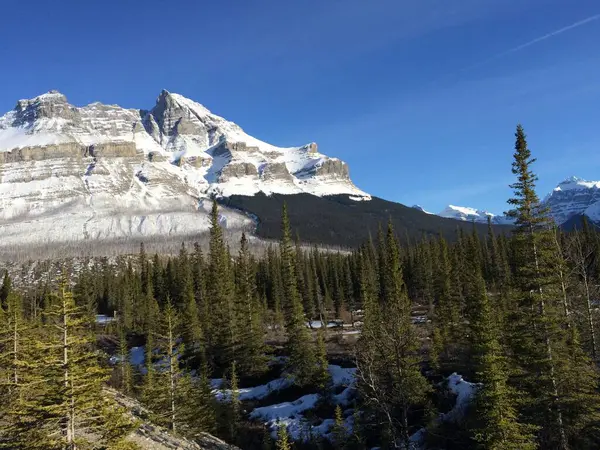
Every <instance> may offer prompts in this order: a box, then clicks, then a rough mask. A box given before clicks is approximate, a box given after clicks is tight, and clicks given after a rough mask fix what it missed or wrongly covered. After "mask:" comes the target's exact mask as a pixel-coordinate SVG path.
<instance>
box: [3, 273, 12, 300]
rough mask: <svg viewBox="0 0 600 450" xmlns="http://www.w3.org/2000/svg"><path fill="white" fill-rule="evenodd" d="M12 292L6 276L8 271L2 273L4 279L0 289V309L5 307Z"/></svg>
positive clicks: (8, 277) (9, 280) (10, 281)
mask: <svg viewBox="0 0 600 450" xmlns="http://www.w3.org/2000/svg"><path fill="white" fill-rule="evenodd" d="M11 291H12V280H11V279H10V275H9V274H8V270H5V271H4V278H3V280H2V287H0V308H5V307H6V302H7V300H8V295H9V294H10V292H11Z"/></svg>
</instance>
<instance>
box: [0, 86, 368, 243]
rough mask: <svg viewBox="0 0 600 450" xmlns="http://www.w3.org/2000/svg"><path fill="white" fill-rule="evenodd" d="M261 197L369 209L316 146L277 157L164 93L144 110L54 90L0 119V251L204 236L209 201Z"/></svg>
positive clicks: (231, 218) (230, 218)
mask: <svg viewBox="0 0 600 450" xmlns="http://www.w3.org/2000/svg"><path fill="white" fill-rule="evenodd" d="M261 191H262V192H265V193H267V194H270V193H286V194H291V193H301V192H305V193H310V194H314V195H328V194H341V193H346V194H351V195H353V196H355V197H357V198H361V199H362V198H364V199H368V198H370V197H369V196H368V195H367V194H365V193H364V192H362V191H360V190H359V189H358V188H356V187H355V186H354V185H353V183H352V182H351V180H350V178H349V175H348V167H347V165H346V164H345V163H344V162H342V161H340V160H338V159H335V158H329V157H327V156H325V155H323V154H321V153H319V152H318V149H317V146H316V144H314V143H312V144H308V145H305V146H303V147H292V148H280V147H275V146H273V145H270V144H267V143H265V142H263V141H260V140H258V139H256V138H253V137H252V136H249V135H248V134H246V133H245V132H244V131H243V130H242V129H241V128H240V127H239V126H238V125H236V124H234V123H233V122H229V121H227V120H225V119H224V118H222V117H219V116H217V115H214V114H212V113H211V112H210V111H209V110H208V109H206V108H205V107H203V106H202V105H200V104H199V103H196V102H194V101H192V100H189V99H187V98H185V97H183V96H181V95H178V94H171V93H169V92H167V91H163V92H162V93H161V94H160V95H159V97H158V99H157V101H156V105H155V106H154V108H152V109H151V110H150V111H145V110H136V109H125V108H121V107H120V106H117V105H104V104H101V103H92V104H90V105H87V106H84V107H75V106H73V105H71V104H69V103H68V101H67V99H66V97H65V96H64V95H62V94H61V93H59V92H56V91H51V92H48V93H46V94H43V95H40V96H38V97H35V98H33V99H30V100H20V101H18V102H17V105H16V106H15V108H14V109H13V110H12V111H10V112H8V113H6V114H5V115H4V116H1V117H0V233H2V240H1V242H0V245H15V244H19V243H44V242H60V241H72V240H75V241H77V240H83V239H111V238H122V237H143V236H171V237H172V236H189V235H193V234H197V233H199V232H202V231H204V230H206V228H207V226H208V220H207V208H208V206H207V205H208V203H209V202H208V199H209V198H210V196H211V195H222V196H229V195H233V194H240V195H253V194H255V193H257V192H261ZM223 214H224V223H227V225H228V226H229V227H244V226H248V225H251V224H252V221H251V220H250V219H248V218H247V217H246V216H244V215H243V214H241V213H239V212H236V211H231V210H224V211H223Z"/></svg>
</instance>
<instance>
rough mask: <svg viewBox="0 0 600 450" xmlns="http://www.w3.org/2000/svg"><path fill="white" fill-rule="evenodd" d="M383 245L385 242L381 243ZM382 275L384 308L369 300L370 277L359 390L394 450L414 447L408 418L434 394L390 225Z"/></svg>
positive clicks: (365, 289)
mask: <svg viewBox="0 0 600 450" xmlns="http://www.w3.org/2000/svg"><path fill="white" fill-rule="evenodd" d="M380 247H382V244H381V243H380ZM383 247H384V249H385V251H384V254H383V256H381V255H380V263H379V271H380V280H381V281H380V283H381V284H380V286H381V306H380V307H379V306H378V305H377V303H376V302H375V301H373V300H372V299H370V298H369V297H370V294H369V293H368V292H369V291H370V289H369V288H368V285H369V284H370V282H369V281H368V280H369V277H368V276H365V280H366V281H367V282H366V283H364V282H363V284H364V287H363V292H364V294H363V295H365V296H366V299H365V300H366V301H365V302H364V304H365V320H364V325H363V331H362V334H361V337H360V339H359V342H358V345H357V382H358V389H359V392H360V394H361V396H362V398H363V399H364V400H365V402H366V405H367V407H368V408H371V409H372V410H373V411H374V413H375V414H376V415H377V416H378V417H380V420H382V423H384V424H385V430H384V431H383V434H384V436H385V440H386V441H387V442H388V444H389V445H390V446H394V445H397V443H398V442H401V443H403V445H404V446H405V448H408V446H409V436H410V431H411V428H410V423H409V418H410V416H411V414H412V412H413V411H414V409H415V408H416V407H419V406H422V405H423V404H424V402H425V397H426V395H427V393H428V392H429V391H430V390H431V388H430V386H429V385H428V383H427V380H426V379H425V378H424V377H423V375H422V374H421V373H420V370H419V358H418V349H419V340H418V338H417V336H416V334H415V332H414V326H413V324H412V321H411V315H410V312H411V308H410V307H411V304H410V300H409V299H408V296H407V293H406V288H405V286H404V281H403V277H402V269H401V266H400V255H399V249H398V243H397V241H396V238H395V235H394V230H393V226H392V223H391V222H390V223H389V224H388V230H387V235H386V237H385V244H384V245H383Z"/></svg>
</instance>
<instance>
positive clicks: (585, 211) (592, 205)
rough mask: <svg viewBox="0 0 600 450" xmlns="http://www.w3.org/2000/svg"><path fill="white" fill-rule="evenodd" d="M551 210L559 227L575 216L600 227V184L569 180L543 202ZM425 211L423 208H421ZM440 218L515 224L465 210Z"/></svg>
mask: <svg viewBox="0 0 600 450" xmlns="http://www.w3.org/2000/svg"><path fill="white" fill-rule="evenodd" d="M542 203H543V204H544V205H545V206H547V207H548V208H549V209H550V215H551V216H552V217H553V218H554V220H555V222H556V223H557V224H558V225H562V224H564V223H566V222H567V221H568V220H569V219H571V218H572V217H574V216H582V215H585V216H587V217H588V218H589V219H590V220H591V221H593V222H596V223H600V181H587V180H583V179H581V178H577V177H574V176H572V177H569V178H567V179H565V180H564V181H562V182H560V183H559V184H558V186H556V187H555V188H554V189H553V190H552V192H550V193H549V194H548V195H547V196H546V197H545V198H544V200H543V201H542ZM421 210H422V208H421ZM438 216H441V217H448V218H451V219H457V220H463V221H475V222H483V223H485V222H487V216H490V217H491V218H492V223H496V224H499V225H507V224H510V223H512V220H511V219H510V218H508V217H506V216H496V215H494V214H492V213H489V212H487V211H481V210H477V209H474V208H469V207H463V206H453V205H449V206H447V207H446V208H445V209H444V210H443V211H441V212H440V213H439V214H438Z"/></svg>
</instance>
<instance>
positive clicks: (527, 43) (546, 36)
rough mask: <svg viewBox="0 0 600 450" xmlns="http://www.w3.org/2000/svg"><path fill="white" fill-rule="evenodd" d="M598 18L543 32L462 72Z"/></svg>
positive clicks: (598, 16) (594, 16)
mask: <svg viewBox="0 0 600 450" xmlns="http://www.w3.org/2000/svg"><path fill="white" fill-rule="evenodd" d="M598 19H600V14H595V15H593V16H590V17H588V18H587V19H583V20H579V21H578V22H575V23H572V24H571V25H567V26H566V27H563V28H559V29H558V30H555V31H552V32H550V33H548V34H545V35H543V36H540V37H538V38H535V39H533V40H531V41H529V42H526V43H525V44H521V45H519V46H517V47H514V48H511V49H509V50H506V51H504V52H502V53H498V54H497V55H494V56H492V57H491V58H488V59H486V60H484V61H481V62H479V63H477V64H473V65H472V66H469V67H467V68H465V69H463V70H462V71H463V72H464V71H466V70H471V69H474V68H476V67H479V66H483V65H484V64H487V63H489V62H492V61H495V60H497V59H499V58H503V57H504V56H507V55H510V54H512V53H516V52H518V51H521V50H523V49H525V48H527V47H531V46H532V45H535V44H537V43H538V42H542V41H545V40H546V39H550V38H551V37H554V36H558V35H559V34H562V33H565V32H567V31H569V30H572V29H573V28H577V27H580V26H582V25H585V24H586V23H590V22H593V21H595V20H598Z"/></svg>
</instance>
